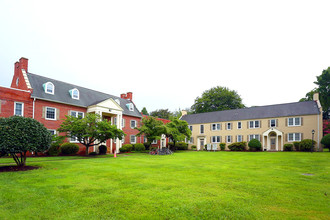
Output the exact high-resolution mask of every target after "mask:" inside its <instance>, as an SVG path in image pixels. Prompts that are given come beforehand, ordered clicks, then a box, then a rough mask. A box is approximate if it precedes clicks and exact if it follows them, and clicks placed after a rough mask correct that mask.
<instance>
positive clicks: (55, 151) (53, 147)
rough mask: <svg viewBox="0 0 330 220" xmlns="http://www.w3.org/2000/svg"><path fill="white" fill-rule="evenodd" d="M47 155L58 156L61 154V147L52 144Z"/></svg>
mask: <svg viewBox="0 0 330 220" xmlns="http://www.w3.org/2000/svg"><path fill="white" fill-rule="evenodd" d="M47 154H48V155H49V156H58V155H59V154H60V145H59V144H56V143H55V144H51V145H50V147H49V149H48V151H47Z"/></svg>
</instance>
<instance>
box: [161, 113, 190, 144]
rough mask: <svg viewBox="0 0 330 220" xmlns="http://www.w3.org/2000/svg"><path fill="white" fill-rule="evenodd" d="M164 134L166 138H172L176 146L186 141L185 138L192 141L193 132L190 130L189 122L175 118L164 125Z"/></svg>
mask: <svg viewBox="0 0 330 220" xmlns="http://www.w3.org/2000/svg"><path fill="white" fill-rule="evenodd" d="M163 133H164V134H165V135H166V137H168V138H171V139H172V141H173V144H174V146H175V143H176V142H179V141H184V140H185V138H187V139H190V137H191V130H190V129H189V128H188V122H186V121H183V120H180V119H178V118H173V119H172V120H171V121H170V122H169V123H167V124H166V125H164V131H163Z"/></svg>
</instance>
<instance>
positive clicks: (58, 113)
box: [56, 108, 60, 120]
mask: <svg viewBox="0 0 330 220" xmlns="http://www.w3.org/2000/svg"><path fill="white" fill-rule="evenodd" d="M56 120H60V109H58V108H56Z"/></svg>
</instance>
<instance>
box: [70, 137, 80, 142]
mask: <svg viewBox="0 0 330 220" xmlns="http://www.w3.org/2000/svg"><path fill="white" fill-rule="evenodd" d="M70 142H79V141H78V138H77V137H75V136H71V138H70Z"/></svg>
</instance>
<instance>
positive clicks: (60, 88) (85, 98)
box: [27, 73, 142, 118]
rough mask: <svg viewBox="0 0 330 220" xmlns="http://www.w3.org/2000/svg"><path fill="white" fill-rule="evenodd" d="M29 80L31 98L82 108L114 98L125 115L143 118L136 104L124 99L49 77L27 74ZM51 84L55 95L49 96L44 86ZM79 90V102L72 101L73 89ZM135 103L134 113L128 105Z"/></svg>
mask: <svg viewBox="0 0 330 220" xmlns="http://www.w3.org/2000/svg"><path fill="white" fill-rule="evenodd" d="M27 76H28V79H29V81H30V84H31V87H32V88H33V92H32V95H31V97H32V98H37V99H43V100H49V101H53V102H59V103H65V104H69V105H75V106H81V107H85V108H87V107H88V106H91V105H95V104H97V103H100V102H102V101H104V100H107V99H109V98H112V99H113V100H116V99H118V100H119V101H120V107H121V108H122V109H124V111H123V114H124V115H130V116H135V117H140V118H141V117H142V115H141V113H140V111H138V109H137V108H136V106H135V105H134V103H133V102H132V101H130V100H127V99H122V98H120V97H118V96H113V95H109V94H106V93H103V92H98V91H95V90H91V89H87V88H84V87H81V86H77V85H74V84H70V83H66V82H62V81H59V80H55V79H51V78H48V77H44V76H40V75H36V74H33V73H27ZM47 82H51V83H53V84H54V86H55V93H54V95H52V94H47V93H45V91H44V88H43V84H44V83H47ZM74 88H76V89H78V90H79V100H77V99H72V98H71V96H70V93H69V90H71V89H74ZM129 103H133V105H134V111H130V110H129V109H128V108H127V106H126V104H129Z"/></svg>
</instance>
